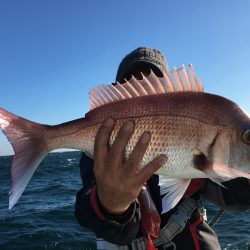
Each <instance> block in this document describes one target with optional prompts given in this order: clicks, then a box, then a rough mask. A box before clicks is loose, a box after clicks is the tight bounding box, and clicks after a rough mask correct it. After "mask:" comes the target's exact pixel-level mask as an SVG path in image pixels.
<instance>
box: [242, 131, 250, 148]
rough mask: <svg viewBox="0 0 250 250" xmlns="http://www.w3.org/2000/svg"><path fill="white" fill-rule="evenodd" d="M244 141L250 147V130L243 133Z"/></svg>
mask: <svg viewBox="0 0 250 250" xmlns="http://www.w3.org/2000/svg"><path fill="white" fill-rule="evenodd" d="M242 141H243V142H244V143H246V144H248V145H250V130H249V129H248V130H246V131H244V132H243V133H242Z"/></svg>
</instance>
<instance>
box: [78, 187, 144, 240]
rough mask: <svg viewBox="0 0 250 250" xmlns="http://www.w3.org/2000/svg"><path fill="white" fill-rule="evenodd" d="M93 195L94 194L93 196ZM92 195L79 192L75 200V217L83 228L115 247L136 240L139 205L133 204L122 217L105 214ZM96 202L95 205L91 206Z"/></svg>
mask: <svg viewBox="0 0 250 250" xmlns="http://www.w3.org/2000/svg"><path fill="white" fill-rule="evenodd" d="M94 195H95V194H94ZM95 198H96V200H94V198H93V193H89V194H84V192H83V190H81V191H79V192H78V194H77V198H76V206H75V217H76V218H77V220H78V222H79V224H80V225H81V226H83V227H87V228H89V229H91V230H92V231H93V232H94V233H95V234H96V235H97V236H98V237H100V238H103V239H104V240H107V241H109V242H111V243H113V244H116V245H126V244H129V243H131V242H132V240H133V239H135V238H136V235H137V233H138V230H139V222H140V212H139V204H138V203H137V202H134V203H133V204H131V206H130V207H129V209H128V211H127V212H126V213H125V214H124V215H123V216H119V217H118V216H112V215H109V214H107V213H106V212H105V211H104V210H103V208H102V207H101V206H100V204H98V203H99V202H98V197H95ZM93 202H96V204H93Z"/></svg>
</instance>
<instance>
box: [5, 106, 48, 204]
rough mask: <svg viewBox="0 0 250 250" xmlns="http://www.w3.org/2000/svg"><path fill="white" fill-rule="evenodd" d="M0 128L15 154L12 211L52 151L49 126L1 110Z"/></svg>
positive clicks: (10, 199) (12, 176) (10, 202)
mask: <svg viewBox="0 0 250 250" xmlns="http://www.w3.org/2000/svg"><path fill="white" fill-rule="evenodd" d="M0 128H1V129H2V130H3V133H4V134H5V135H6V137H7V138H8V140H9V142H10V143H11V145H12V147H13V150H14V152H15V155H14V157H13V161H12V166H11V188H10V192H9V195H10V196H9V209H11V208H12V207H13V206H14V205H15V204H16V202H17V201H18V199H19V198H20V196H21V195H22V193H23V191H24V189H25V187H26V185H27V184H28V182H29V180H30V179H31V177H32V175H33V173H34V172H35V170H36V168H37V167H38V165H39V163H40V162H41V161H42V160H43V158H44V157H45V156H46V155H47V154H48V152H49V151H50V150H49V149H48V146H47V144H46V138H45V137H46V133H44V132H45V130H46V129H48V128H49V126H46V125H41V124H38V123H34V122H32V121H29V120H26V119H24V118H21V117H19V116H17V115H14V114H12V113H10V112H8V111H6V110H4V109H1V108H0Z"/></svg>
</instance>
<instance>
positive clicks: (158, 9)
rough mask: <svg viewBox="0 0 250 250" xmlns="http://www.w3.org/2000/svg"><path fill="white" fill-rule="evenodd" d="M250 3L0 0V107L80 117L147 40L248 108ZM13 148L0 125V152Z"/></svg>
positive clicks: (50, 120) (49, 120) (42, 116)
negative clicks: (95, 92) (93, 93)
mask: <svg viewBox="0 0 250 250" xmlns="http://www.w3.org/2000/svg"><path fill="white" fill-rule="evenodd" d="M249 10H250V1H248V0H245V1H243V0H242V1H232V0H231V1H230V0H227V1H225V0H221V1H216V0H211V1H200V0H197V1H194V0H193V1H186V0H182V1H180V0H179V1H178V0H176V1H170V0H156V1H149V0H148V1H145V0H133V1H132V0H127V1H117V0H106V1H100V0H99V1H97V0H81V1H80V0H79V1H78V0H73V1H72V0H71V1H70V0H67V1H66V0H43V1H34V0H22V1H20V0H1V1H0V107H2V108H5V109H7V110H9V111H11V112H13V113H15V114H18V115H20V116H23V117H25V118H28V119H30V120H33V121H36V122H40V123H45V124H51V125H53V124H57V123H61V122H65V121H68V120H72V119H76V118H79V117H82V116H83V115H84V114H85V113H86V112H87V111H88V108H89V101H88V92H89V90H90V88H92V87H93V86H95V85H97V84H100V83H109V82H112V81H114V78H115V74H116V70H117V67H118V65H119V63H120V61H121V59H122V58H123V57H124V56H125V55H126V54H127V53H129V52H130V51H131V50H133V49H135V48H137V47H139V46H148V47H154V48H157V49H159V50H161V51H162V52H163V53H164V54H165V56H166V58H167V60H168V63H169V66H170V68H172V67H173V66H177V67H178V66H180V65H182V64H189V63H192V64H193V66H194V68H195V70H196V73H197V74H198V75H199V76H201V79H202V81H203V83H204V85H205V90H206V92H210V93H215V94H219V95H223V96H225V97H227V98H229V99H231V100H233V101H235V102H237V103H238V104H239V105H240V106H242V107H243V108H244V109H245V110H246V111H248V112H249V113H250V101H249V92H248V89H249V83H250V70H249V67H250V15H249ZM11 153H12V150H11V146H10V144H9V143H8V141H7V140H6V138H5V137H4V135H3V134H2V133H1V132H0V155H5V154H11Z"/></svg>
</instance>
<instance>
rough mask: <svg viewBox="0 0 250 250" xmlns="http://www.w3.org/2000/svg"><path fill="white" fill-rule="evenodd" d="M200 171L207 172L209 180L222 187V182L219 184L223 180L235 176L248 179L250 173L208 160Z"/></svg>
mask: <svg viewBox="0 0 250 250" xmlns="http://www.w3.org/2000/svg"><path fill="white" fill-rule="evenodd" d="M202 171H203V172H204V173H206V174H207V176H208V178H209V179H210V180H211V181H213V182H215V183H217V184H219V185H220V186H222V187H224V186H223V184H221V182H223V181H229V180H231V179H235V178H237V177H245V178H247V179H250V174H248V173H245V172H242V171H240V170H237V169H235V168H231V167H228V166H226V165H224V164H221V163H217V162H208V163H207V165H206V167H204V168H203V170H202Z"/></svg>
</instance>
